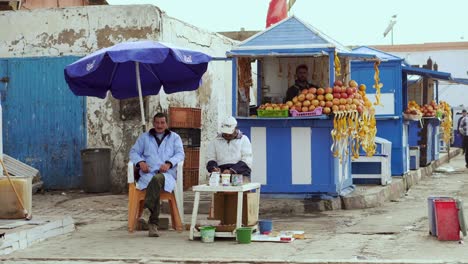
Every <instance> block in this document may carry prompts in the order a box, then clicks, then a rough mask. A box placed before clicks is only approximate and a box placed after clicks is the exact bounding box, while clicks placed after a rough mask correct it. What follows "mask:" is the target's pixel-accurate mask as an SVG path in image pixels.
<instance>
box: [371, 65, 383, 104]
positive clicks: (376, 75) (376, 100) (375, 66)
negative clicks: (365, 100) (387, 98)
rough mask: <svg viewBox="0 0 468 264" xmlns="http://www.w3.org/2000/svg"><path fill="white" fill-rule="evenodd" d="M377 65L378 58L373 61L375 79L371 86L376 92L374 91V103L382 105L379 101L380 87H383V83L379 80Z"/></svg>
mask: <svg viewBox="0 0 468 264" xmlns="http://www.w3.org/2000/svg"><path fill="white" fill-rule="evenodd" d="M379 65H380V60H378V61H376V62H375V63H374V71H375V73H374V81H375V84H374V85H373V86H372V87H374V88H375V89H376V92H375V103H374V105H382V104H381V103H380V96H381V94H380V89H381V88H382V87H383V84H382V83H381V82H380V77H379V75H380V70H379Z"/></svg>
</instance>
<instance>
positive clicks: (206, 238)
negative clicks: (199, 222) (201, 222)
mask: <svg viewBox="0 0 468 264" xmlns="http://www.w3.org/2000/svg"><path fill="white" fill-rule="evenodd" d="M215 230H216V227H214V226H202V227H200V235H201V241H202V242H204V243H213V242H214V237H215Z"/></svg>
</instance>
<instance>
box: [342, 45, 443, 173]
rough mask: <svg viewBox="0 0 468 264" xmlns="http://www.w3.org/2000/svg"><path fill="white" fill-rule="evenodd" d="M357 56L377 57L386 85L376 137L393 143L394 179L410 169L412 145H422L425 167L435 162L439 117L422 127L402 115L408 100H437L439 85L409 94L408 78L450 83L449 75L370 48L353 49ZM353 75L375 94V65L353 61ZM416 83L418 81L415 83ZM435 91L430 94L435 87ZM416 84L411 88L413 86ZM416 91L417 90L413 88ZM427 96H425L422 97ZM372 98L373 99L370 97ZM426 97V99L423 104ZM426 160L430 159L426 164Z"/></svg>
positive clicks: (421, 88)
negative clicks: (413, 64)
mask: <svg viewBox="0 0 468 264" xmlns="http://www.w3.org/2000/svg"><path fill="white" fill-rule="evenodd" d="M353 51H354V52H357V53H364V54H372V55H375V56H377V57H378V58H379V59H380V60H381V63H380V65H379V70H380V80H381V82H382V83H383V84H384V86H383V87H382V89H381V93H382V97H381V102H382V104H383V106H376V107H375V109H376V119H377V136H378V137H382V138H385V139H387V140H389V141H391V142H392V157H391V168H392V169H391V170H392V176H401V175H404V174H405V173H407V172H408V171H409V169H410V166H409V164H410V155H409V148H410V146H419V150H420V152H421V155H419V157H420V159H421V160H422V162H421V165H422V166H425V165H427V164H429V163H430V162H431V161H432V160H436V159H438V158H439V147H438V146H439V143H440V142H439V125H440V122H439V120H438V119H437V118H423V120H422V124H423V125H422V126H421V123H420V122H417V121H407V120H404V118H403V112H404V110H405V109H406V108H407V105H408V101H410V100H415V101H416V102H417V103H418V104H420V105H421V104H422V103H429V101H431V100H437V99H438V98H437V94H438V87H437V82H432V80H431V81H429V85H428V84H426V87H422V86H421V87H418V88H417V89H419V91H418V92H414V91H412V92H411V91H410V89H409V83H411V81H409V77H408V76H418V79H419V78H420V76H422V77H425V78H430V79H437V80H451V76H450V74H449V73H445V72H439V71H434V70H429V69H424V68H417V67H412V66H409V65H408V64H407V63H406V62H405V61H404V59H402V58H400V57H397V56H394V55H392V54H389V53H386V52H383V51H380V50H376V49H373V48H369V47H359V48H356V49H354V50H353ZM351 65H352V67H351V69H352V71H351V74H352V76H353V79H355V80H356V81H357V82H358V83H364V84H366V86H367V87H368V88H367V94H368V95H370V94H372V93H375V89H372V86H373V76H374V73H375V70H374V63H373V62H366V61H353V62H352V63H351ZM412 83H416V84H417V82H412ZM434 84H435V86H436V87H435V89H434V90H435V91H432V90H431V91H428V90H429V89H431V88H434V87H433V85H434ZM414 86H415V85H412V87H414ZM412 89H413V90H414V89H416V88H412ZM421 91H422V93H421ZM423 95H424V96H423ZM368 97H369V98H370V99H373V98H374V96H368ZM423 98H426V100H425V101H424V99H423ZM426 159H427V160H428V161H427V162H426Z"/></svg>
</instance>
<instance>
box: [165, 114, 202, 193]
mask: <svg viewBox="0 0 468 264" xmlns="http://www.w3.org/2000/svg"><path fill="white" fill-rule="evenodd" d="M169 127H170V129H171V130H172V131H174V132H176V133H177V134H179V135H180V137H181V138H182V144H183V145H184V152H185V161H184V191H186V190H188V189H190V188H191V187H192V186H195V185H198V178H199V177H198V172H199V169H200V140H201V109H199V108H183V107H169Z"/></svg>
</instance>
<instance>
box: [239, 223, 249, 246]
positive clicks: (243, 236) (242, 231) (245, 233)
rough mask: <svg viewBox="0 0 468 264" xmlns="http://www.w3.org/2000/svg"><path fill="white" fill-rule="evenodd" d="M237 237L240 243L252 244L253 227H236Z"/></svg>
mask: <svg viewBox="0 0 468 264" xmlns="http://www.w3.org/2000/svg"><path fill="white" fill-rule="evenodd" d="M236 238H237V242H239V244H250V242H251V241H252V228H251V227H241V228H237V229H236Z"/></svg>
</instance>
